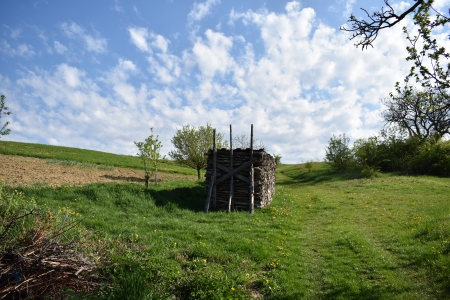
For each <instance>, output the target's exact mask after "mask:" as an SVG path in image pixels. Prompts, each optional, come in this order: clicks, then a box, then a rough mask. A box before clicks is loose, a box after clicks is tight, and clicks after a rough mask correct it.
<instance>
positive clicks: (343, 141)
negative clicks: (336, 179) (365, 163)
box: [325, 133, 354, 172]
mask: <svg viewBox="0 0 450 300" xmlns="http://www.w3.org/2000/svg"><path fill="white" fill-rule="evenodd" d="M349 143H350V138H349V137H346V136H345V133H344V134H343V135H341V134H340V135H339V136H335V135H334V134H333V136H332V137H331V138H330V141H329V143H328V147H327V149H325V161H326V162H327V163H328V164H330V166H331V168H332V169H333V170H334V171H338V172H341V171H347V170H348V169H350V168H351V166H352V165H353V162H354V158H353V152H352V149H350V147H349Z"/></svg>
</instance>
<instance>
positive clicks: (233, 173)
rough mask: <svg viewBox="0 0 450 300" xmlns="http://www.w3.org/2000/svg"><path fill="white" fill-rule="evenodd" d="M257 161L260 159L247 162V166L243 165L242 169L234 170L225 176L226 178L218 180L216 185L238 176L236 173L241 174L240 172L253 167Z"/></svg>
mask: <svg viewBox="0 0 450 300" xmlns="http://www.w3.org/2000/svg"><path fill="white" fill-rule="evenodd" d="M257 159H258V158H254V159H252V160H250V161H247V162H246V163H245V164H243V165H241V166H240V167H238V168H236V169H234V170H233V171H231V172H230V173H228V174H227V175H225V176H223V177H221V178H219V179H217V181H216V184H215V185H217V184H219V183H221V182H222V181H225V180H227V179H228V178H230V177H231V176H233V175H236V173H239V172H240V171H242V170H244V169H246V168H248V167H249V166H251V165H252V164H253V163H254V162H255V161H256V160H257Z"/></svg>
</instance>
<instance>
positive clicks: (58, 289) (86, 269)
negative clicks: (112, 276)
mask: <svg viewBox="0 0 450 300" xmlns="http://www.w3.org/2000/svg"><path fill="white" fill-rule="evenodd" d="M37 215H38V214H37V213H35V212H34V211H33V210H32V211H30V212H29V213H27V214H24V215H21V216H15V217H13V218H8V219H3V220H1V221H2V224H1V225H2V226H1V229H3V231H2V232H0V244H2V247H1V248H0V299H36V298H39V299H41V298H45V297H49V298H51V299H55V298H63V297H64V296H63V295H64V293H67V291H68V290H71V291H73V292H76V293H79V292H89V291H92V290H94V289H96V288H99V287H100V283H98V279H97V280H95V278H94V277H92V276H91V275H92V274H93V271H94V270H95V269H96V266H95V264H94V262H93V260H91V259H87V258H85V257H83V256H82V255H81V254H80V252H79V249H78V248H79V247H80V244H79V243H78V242H75V239H74V238H72V239H70V238H68V237H67V234H68V231H69V230H70V229H72V228H74V226H75V225H76V224H74V223H69V222H63V223H60V224H59V225H60V226H58V227H57V228H49V227H48V226H47V225H45V223H44V222H41V221H40V220H42V219H40V218H39V217H38V216H37ZM29 219H33V222H34V223H35V224H34V226H33V228H32V229H31V230H30V229H28V230H27V229H26V227H23V226H21V224H24V223H29V222H28V221H29ZM18 229H19V230H20V231H21V232H18V231H17V230H18ZM17 237H21V238H17ZM96 281H97V282H96Z"/></svg>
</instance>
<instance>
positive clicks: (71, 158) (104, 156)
mask: <svg viewBox="0 0 450 300" xmlns="http://www.w3.org/2000/svg"><path fill="white" fill-rule="evenodd" d="M136 152H137V149H136ZM0 154H5V155H19V156H28V157H37V158H44V159H50V160H59V161H60V162H61V161H62V162H67V164H72V165H75V164H89V163H92V164H96V165H101V166H106V167H107V168H110V167H112V166H114V167H124V168H134V169H144V167H143V165H142V163H141V161H140V159H139V158H138V157H137V156H131V155H118V154H112V153H107V152H101V151H94V150H86V149H78V148H70V147H62V146H50V145H42V144H31V143H19V142H9V141H0ZM159 171H161V172H166V173H179V174H185V175H196V174H197V171H196V170H194V169H191V168H187V167H184V166H180V165H179V164H178V163H176V162H173V161H169V160H166V161H165V162H162V163H161V165H160V168H159Z"/></svg>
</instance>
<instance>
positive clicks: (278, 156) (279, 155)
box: [273, 153, 283, 165]
mask: <svg viewBox="0 0 450 300" xmlns="http://www.w3.org/2000/svg"><path fill="white" fill-rule="evenodd" d="M273 158H274V159H275V164H276V165H281V159H282V158H283V157H282V156H281V154H275V153H274V154H273Z"/></svg>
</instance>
